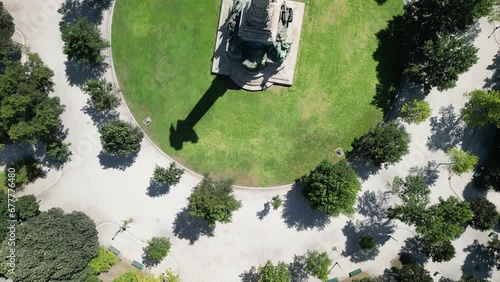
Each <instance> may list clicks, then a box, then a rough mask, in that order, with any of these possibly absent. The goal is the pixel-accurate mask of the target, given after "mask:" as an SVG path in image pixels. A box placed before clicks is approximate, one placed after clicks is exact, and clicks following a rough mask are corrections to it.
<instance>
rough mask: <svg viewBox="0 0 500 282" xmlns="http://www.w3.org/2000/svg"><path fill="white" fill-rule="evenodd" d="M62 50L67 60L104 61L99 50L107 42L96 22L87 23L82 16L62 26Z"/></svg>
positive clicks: (105, 45) (93, 62) (92, 62)
mask: <svg viewBox="0 0 500 282" xmlns="http://www.w3.org/2000/svg"><path fill="white" fill-rule="evenodd" d="M61 32H62V40H63V41H64V47H63V52H64V54H66V55H67V56H68V60H72V59H76V61H77V62H78V63H79V64H80V63H91V64H98V63H102V62H103V61H104V57H103V56H102V55H101V51H102V50H103V49H104V48H107V47H109V43H108V42H107V41H106V40H104V39H103V38H102V36H101V32H100V31H99V28H98V26H97V25H96V24H92V23H89V22H88V21H87V18H85V17H83V18H81V19H79V20H78V21H77V22H76V23H67V24H65V25H64V26H63V27H62V30H61Z"/></svg>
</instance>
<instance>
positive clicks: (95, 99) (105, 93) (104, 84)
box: [82, 79, 120, 111]
mask: <svg viewBox="0 0 500 282" xmlns="http://www.w3.org/2000/svg"><path fill="white" fill-rule="evenodd" d="M82 90H83V92H85V93H86V94H88V95H89V96H90V101H92V106H93V107H94V108H95V109H96V110H98V111H110V110H113V109H115V108H116V107H118V105H120V99H119V98H118V97H117V96H116V95H115V94H114V93H113V92H112V91H113V84H112V83H111V82H108V81H106V80H105V79H101V80H97V79H91V80H87V81H86V82H85V84H84V85H83V86H82Z"/></svg>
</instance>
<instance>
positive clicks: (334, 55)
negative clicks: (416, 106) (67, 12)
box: [112, 0, 402, 186]
mask: <svg viewBox="0 0 500 282" xmlns="http://www.w3.org/2000/svg"><path fill="white" fill-rule="evenodd" d="M303 2H305V4H306V5H305V7H306V8H305V14H304V19H303V24H302V35H301V39H300V48H299V51H298V59H297V63H296V68H295V75H294V82H293V86H291V87H282V86H272V87H271V88H269V89H266V90H264V91H259V92H249V91H245V90H243V89H240V88H239V87H238V86H236V85H235V84H234V83H233V82H232V81H231V79H229V78H227V77H225V76H215V75H212V74H211V65H212V61H211V59H213V55H214V44H215V41H216V33H217V30H218V21H219V13H220V7H221V1H220V0H207V1H203V2H199V1H195V0H187V1H162V0H150V1H132V0H120V1H116V4H115V5H116V6H115V9H114V16H113V25H112V50H113V61H114V65H115V70H116V74H117V77H118V80H119V84H120V88H121V90H122V92H123V95H124V97H125V99H126V101H127V105H128V106H129V108H130V110H131V111H132V113H133V114H134V116H135V118H136V120H144V119H146V118H147V117H150V119H151V123H149V124H148V125H144V124H141V126H142V127H143V129H144V131H145V132H146V133H147V134H148V135H149V137H150V138H151V139H152V140H153V141H154V142H155V143H156V144H157V145H158V146H159V147H160V148H161V149H162V150H163V151H164V152H166V153H167V154H168V155H170V156H172V157H173V158H174V159H176V160H177V161H178V162H180V163H181V164H183V165H185V166H187V167H189V168H191V169H193V170H195V171H197V172H199V173H202V174H203V173H210V174H211V175H213V176H216V177H225V178H232V179H234V180H235V183H236V184H239V185H245V186H270V185H279V184H284V183H290V182H292V181H293V180H294V179H296V178H298V177H300V176H301V175H303V174H304V173H306V172H308V171H309V170H310V169H312V168H313V167H314V166H315V165H316V164H317V163H318V162H319V161H320V160H322V159H325V158H328V159H332V158H334V155H335V149H336V148H338V147H341V148H343V149H344V150H347V149H349V147H350V144H351V142H352V140H353V139H354V138H355V137H357V136H360V135H362V134H363V133H364V132H365V131H366V130H367V129H368V128H370V127H371V126H372V125H374V124H375V123H377V122H379V121H380V120H381V118H382V112H381V110H380V109H378V108H377V107H375V106H374V105H372V100H373V97H374V95H375V89H376V85H377V83H378V80H377V75H380V74H378V73H377V65H378V63H379V62H377V61H376V60H375V59H374V52H375V51H376V49H377V46H378V40H377V37H376V33H377V32H379V31H380V30H382V29H384V28H385V27H386V26H387V21H388V20H389V19H391V18H392V17H393V16H394V15H397V14H399V13H401V12H402V3H400V2H401V1H397V0H394V1H393V0H389V1H388V2H387V3H386V4H384V5H383V6H379V5H377V3H376V2H375V1H363V0H356V1H346V0H334V1H327V0H320V1H303Z"/></svg>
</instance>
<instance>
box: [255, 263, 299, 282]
mask: <svg viewBox="0 0 500 282" xmlns="http://www.w3.org/2000/svg"><path fill="white" fill-rule="evenodd" d="M258 273H259V275H260V280H259V282H292V275H291V274H290V270H289V269H288V264H286V263H284V262H282V261H280V262H278V264H277V265H273V263H272V262H271V261H267V263H266V264H265V265H264V266H259V268H258Z"/></svg>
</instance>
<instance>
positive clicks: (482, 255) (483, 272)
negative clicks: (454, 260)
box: [462, 240, 495, 279]
mask: <svg viewBox="0 0 500 282" xmlns="http://www.w3.org/2000/svg"><path fill="white" fill-rule="evenodd" d="M463 250H464V252H468V253H469V254H468V255H467V257H466V258H465V261H464V264H463V265H462V272H463V273H464V274H467V275H473V276H475V277H476V278H482V279H486V278H489V277H491V275H492V271H493V267H494V265H495V261H494V260H493V258H492V257H491V256H490V254H489V253H488V249H487V247H486V246H484V245H482V244H480V243H479V242H478V241H477V240H474V243H472V244H471V245H469V246H467V247H466V248H464V249H463Z"/></svg>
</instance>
